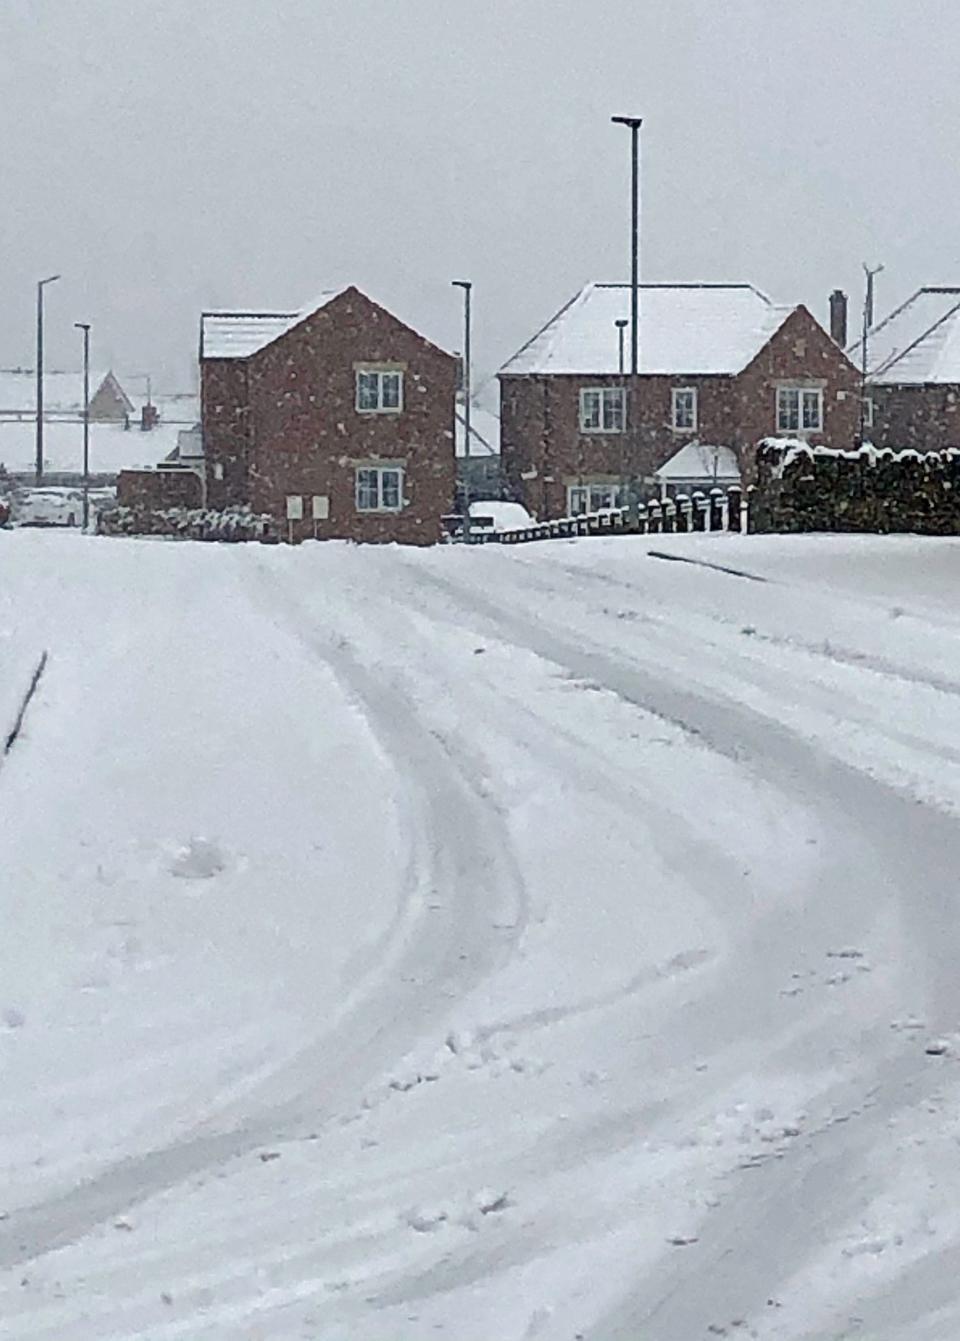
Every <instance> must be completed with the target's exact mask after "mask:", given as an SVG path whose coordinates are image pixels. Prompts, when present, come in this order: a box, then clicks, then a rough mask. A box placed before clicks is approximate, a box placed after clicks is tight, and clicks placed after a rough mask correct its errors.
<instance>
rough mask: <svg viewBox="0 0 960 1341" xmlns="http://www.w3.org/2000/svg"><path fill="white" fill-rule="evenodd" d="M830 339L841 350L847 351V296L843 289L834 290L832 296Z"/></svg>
mask: <svg viewBox="0 0 960 1341" xmlns="http://www.w3.org/2000/svg"><path fill="white" fill-rule="evenodd" d="M830 337H831V339H832V340H833V341H834V342H835V343H836V344H838V345H839V346H840V348H841V349H846V347H847V295H846V294H845V293H844V291H843V289H834V291H833V293H831V295H830Z"/></svg>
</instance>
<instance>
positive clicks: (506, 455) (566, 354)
mask: <svg viewBox="0 0 960 1341" xmlns="http://www.w3.org/2000/svg"><path fill="white" fill-rule="evenodd" d="M629 313H630V288H629V285H625V284H589V285H587V286H586V288H584V289H583V290H581V292H580V293H579V294H577V295H576V297H574V298H573V299H572V300H571V301H570V302H569V303H567V305H566V306H565V307H564V308H562V309H561V310H560V312H558V313H557V314H556V316H555V317H553V318H552V319H551V320H550V321H549V322H548V323H547V325H546V326H545V327H544V328H543V329H542V330H541V331H539V332H538V334H537V335H535V336H534V337H533V339H532V340H530V341H529V342H528V343H527V344H526V345H524V347H523V348H522V349H521V350H520V351H519V352H518V353H517V354H516V355H514V357H513V358H512V359H510V360H509V362H507V363H506V364H505V365H504V367H503V368H502V369H501V370H500V373H499V380H500V405H501V416H500V417H501V458H502V470H503V474H504V478H505V480H506V481H507V485H508V488H509V490H510V492H511V494H512V496H513V497H515V498H516V499H517V500H518V501H521V502H523V503H524V504H525V505H526V507H527V508H528V509H529V510H530V511H531V512H533V513H534V514H535V515H537V516H539V517H540V518H542V519H545V518H551V517H557V516H563V515H565V514H571V513H578V512H584V511H590V510H595V509H597V508H603V507H612V506H615V505H617V504H619V503H621V502H625V501H626V499H627V496H628V495H629V493H630V492H631V491H634V492H636V493H639V494H640V495H641V496H652V495H655V494H656V493H658V492H659V489H658V483H657V479H656V472H657V470H658V468H659V467H661V466H663V465H664V464H665V463H666V462H667V461H668V460H670V458H672V457H674V456H675V455H676V454H677V452H678V451H679V449H680V448H681V447H683V446H684V445H685V444H688V443H697V444H705V445H707V446H708V447H710V448H711V449H712V448H713V447H723V448H729V449H732V450H733V452H734V453H736V456H737V458H738V459H739V461H740V464H741V469H742V470H743V472H744V475H745V477H746V478H749V477H750V474H751V470H752V463H751V452H750V451H749V450H748V449H750V448H752V447H753V446H754V445H755V444H756V443H757V442H758V441H760V440H761V439H763V438H767V437H770V436H773V435H779V436H790V437H799V438H804V439H808V440H809V441H810V442H811V443H814V444H823V445H827V446H836V447H848V446H852V445H853V441H854V438H855V435H856V432H857V428H858V424H859V398H860V377H859V374H858V372H857V370H856V368H855V367H854V366H853V364H852V363H851V362H850V360H849V359H848V357H847V356H846V354H845V353H844V351H843V348H842V345H841V344H838V343H837V341H836V340H835V339H833V338H832V337H831V336H830V335H828V333H827V332H826V331H825V330H824V329H823V327H822V326H821V325H820V324H819V323H818V322H817V321H816V320H815V319H814V317H813V316H811V314H810V312H809V311H808V310H807V309H806V308H805V307H802V306H800V307H778V306H775V305H774V304H773V303H771V302H770V300H769V299H768V298H767V297H765V295H764V294H762V293H760V292H759V290H757V289H755V288H753V287H752V286H751V285H748V284H735V285H725V284H678V285H667V284H650V285H643V286H642V287H641V296H640V359H639V363H640V372H639V373H638V375H637V377H636V378H635V379H634V378H632V377H631V376H630V375H629V374H623V373H621V372H620V371H619V369H620V366H621V365H620V355H619V331H618V323H619V322H623V321H625V320H626V319H628V318H629ZM625 335H626V344H627V345H629V330H628V329H627V330H626V331H625ZM706 456H707V458H708V459H709V458H711V457H714V456H715V454H714V453H713V452H712V451H708V452H707V453H706ZM704 483H705V484H707V483H709V481H706V480H705V481H704Z"/></svg>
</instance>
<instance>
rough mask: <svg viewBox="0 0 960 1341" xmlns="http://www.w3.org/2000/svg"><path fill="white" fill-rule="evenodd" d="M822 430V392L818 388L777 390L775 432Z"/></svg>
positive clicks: (813, 431) (786, 387)
mask: <svg viewBox="0 0 960 1341" xmlns="http://www.w3.org/2000/svg"><path fill="white" fill-rule="evenodd" d="M821 428H823V392H822V391H821V390H820V388H819V387H802V386H781V387H778V388H777V432H778V433H815V432H818V431H819V430H820V429H821Z"/></svg>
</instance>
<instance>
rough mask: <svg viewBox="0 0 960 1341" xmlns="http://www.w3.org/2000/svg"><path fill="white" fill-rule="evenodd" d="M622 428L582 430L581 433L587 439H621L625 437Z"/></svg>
mask: <svg viewBox="0 0 960 1341" xmlns="http://www.w3.org/2000/svg"><path fill="white" fill-rule="evenodd" d="M623 432H624V430H623V429H622V428H581V429H580V433H581V436H582V437H585V438H619V437H622V436H623Z"/></svg>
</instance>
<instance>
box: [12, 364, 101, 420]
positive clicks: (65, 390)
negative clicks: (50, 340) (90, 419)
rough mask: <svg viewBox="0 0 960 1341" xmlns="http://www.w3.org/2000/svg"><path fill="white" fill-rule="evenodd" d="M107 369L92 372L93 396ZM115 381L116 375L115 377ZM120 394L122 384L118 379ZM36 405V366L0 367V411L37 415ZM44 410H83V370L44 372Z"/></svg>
mask: <svg viewBox="0 0 960 1341" xmlns="http://www.w3.org/2000/svg"><path fill="white" fill-rule="evenodd" d="M109 376H112V374H110V373H107V372H94V371H91V373H90V399H91V400H93V398H94V396H95V395H96V394H97V392H98V391H99V390H100V388H101V386H102V385H103V383H104V382H105V381H106V379H107V377H109ZM114 381H115V382H116V381H117V379H116V378H114ZM117 387H118V389H119V390H120V392H121V394H123V395H125V394H126V393H125V392H124V391H123V388H122V387H120V384H119V382H117ZM36 407H37V374H36V371H35V370H34V369H33V368H0V415H10V416H16V415H21V416H22V415H34V414H35V413H36ZM43 409H44V414H45V415H47V414H70V415H79V414H81V413H82V411H83V373H82V372H80V371H77V372H72V371H71V372H61V371H58V370H57V369H55V368H54V369H51V370H50V371H49V372H48V371H47V370H44V374H43Z"/></svg>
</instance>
